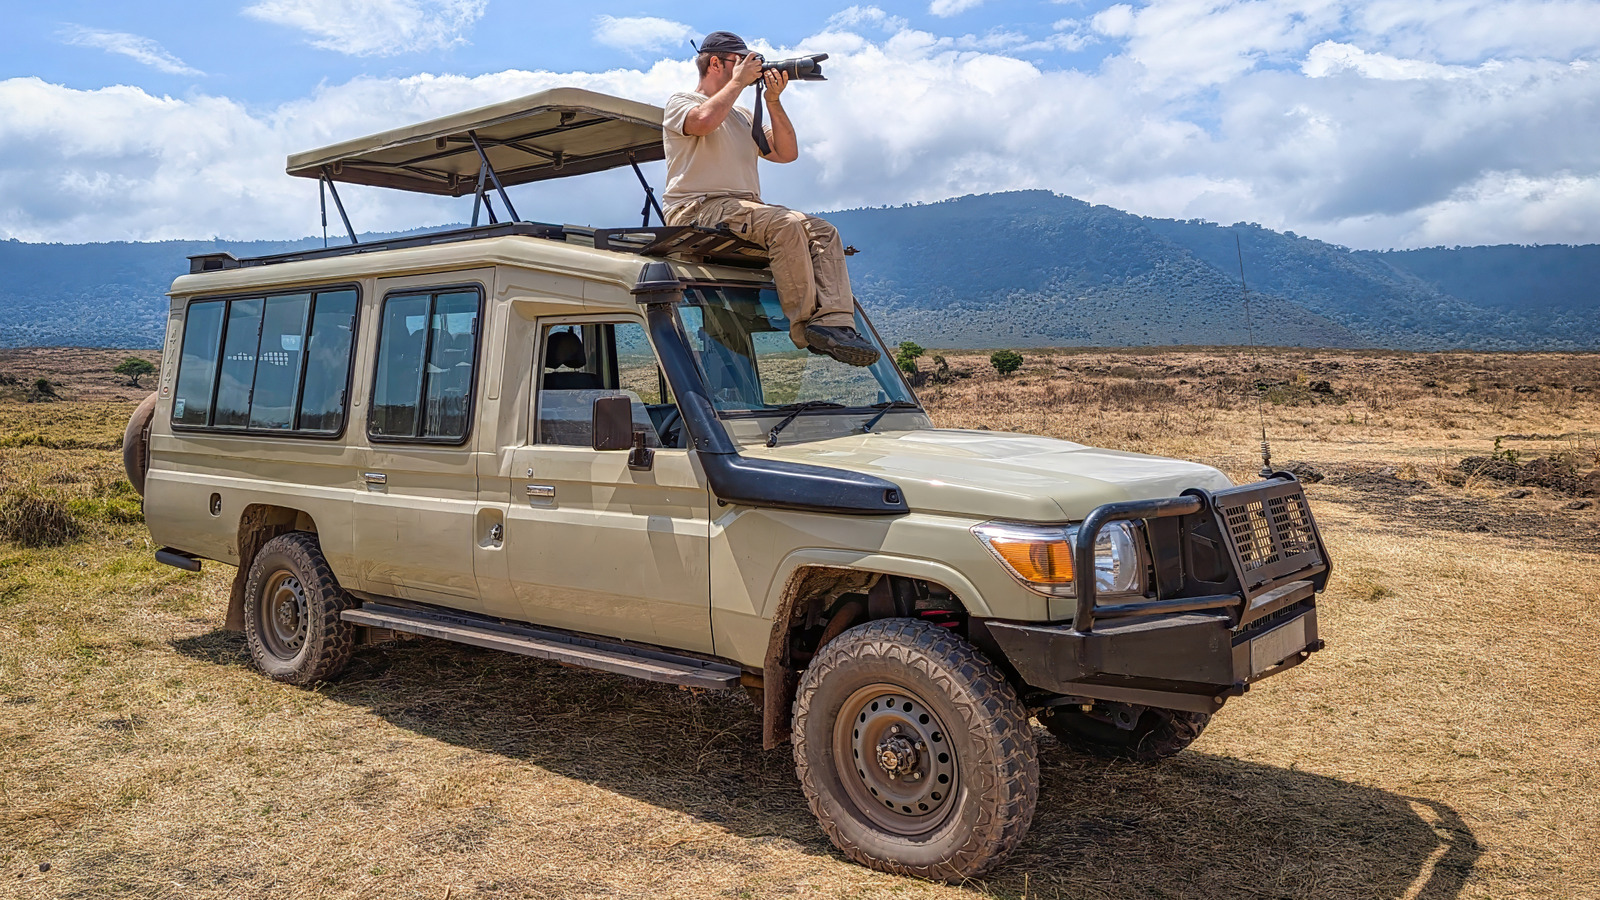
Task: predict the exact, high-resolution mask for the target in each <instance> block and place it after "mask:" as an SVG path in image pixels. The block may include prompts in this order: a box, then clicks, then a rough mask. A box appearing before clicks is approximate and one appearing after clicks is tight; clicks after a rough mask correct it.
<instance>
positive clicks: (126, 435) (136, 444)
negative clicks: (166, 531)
mask: <svg viewBox="0 0 1600 900" xmlns="http://www.w3.org/2000/svg"><path fill="white" fill-rule="evenodd" d="M155 414H156V395H155V394H154V393H151V394H150V396H148V397H146V398H144V402H143V403H140V404H139V408H138V409H135V410H134V411H133V415H132V416H130V417H129V418H128V429H127V430H126V431H124V432H123V433H122V468H123V470H124V471H126V472H127V473H128V483H129V484H132V485H133V489H134V490H136V491H138V492H139V496H141V497H143V496H144V476H145V473H147V472H149V471H150V422H151V420H152V419H154V418H155Z"/></svg>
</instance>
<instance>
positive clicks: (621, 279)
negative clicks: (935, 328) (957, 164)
mask: <svg viewBox="0 0 1600 900" xmlns="http://www.w3.org/2000/svg"><path fill="white" fill-rule="evenodd" d="M660 128H661V110H660V109H658V108H656V107H653V106H648V105H645V104H640V103H633V102H629V101H625V100H620V99H616V98H613V97H607V96H602V95H598V94H593V93H589V92H586V91H580V90H574V89H559V90H552V91H548V92H545V93H542V94H537V95H534V96H531V97H526V98H523V99H521V100H517V101H512V102H509V103H503V104H500V105H497V106H492V107H487V108H484V109H479V110H473V111H470V112H466V113H462V114H459V115H455V116H450V117H447V118H443V119H438V120H435V121H431V122H426V123H422V124H419V125H415V126H412V127H408V128H404V129H400V130H397V131H393V132H388V133H384V134H380V135H375V136H372V137H368V138H363V139H360V140H356V141H351V142H348V143H346V144H341V145H337V146H334V147H330V148H326V149H324V150H319V151H313V152H310V153H305V154H300V155H297V156H294V157H291V158H290V160H289V172H290V174H292V175H301V176H307V177H313V178H318V179H319V180H320V182H321V184H322V188H323V190H324V192H325V193H324V196H326V192H327V191H328V190H332V191H333V193H332V196H333V198H334V200H335V205H336V206H337V207H338V212H339V214H340V217H341V218H343V219H344V220H345V222H344V224H345V227H346V229H347V230H350V229H349V222H348V218H347V217H345V216H344V209H343V205H342V203H339V198H338V193H337V190H336V189H334V184H335V183H336V182H346V183H356V184H367V185H378V186H385V187H390V188H396V189H402V190H413V191H421V192H425V193H431V194H443V195H452V196H460V197H465V196H466V195H467V194H472V195H473V196H474V212H473V227H470V228H466V229H460V230H455V231H449V232H443V233H435V234H428V235H424V236H420V237H413V238H407V239H402V240H391V241H385V242H382V243H369V244H358V243H355V237H356V236H355V234H354V232H353V230H351V233H350V243H349V244H348V245H344V246H337V247H332V248H326V249H319V250H313V251H309V252H302V253H293V254H286V255H280V256H271V257H264V258H256V259H235V258H233V257H231V256H229V255H226V254H214V255H209V256H200V257H195V258H193V259H192V260H191V271H190V274H188V275H185V276H183V277H181V278H179V279H177V281H175V282H174V283H173V286H172V291H171V296H172V305H171V315H170V319H169V322H168V326H167V332H166V346H165V353H164V356H163V360H164V362H163V366H162V371H161V376H160V382H159V384H158V386H157V391H156V393H155V394H154V395H153V396H152V397H151V398H150V399H148V400H147V401H146V402H145V404H144V406H142V407H141V408H140V411H139V412H138V413H136V414H135V416H134V418H133V421H132V422H131V423H130V425H129V429H128V437H127V440H126V442H125V448H124V449H125V456H126V458H127V462H128V466H129V475H130V477H131V478H132V479H133V481H134V483H135V484H136V485H138V486H139V487H140V488H141V489H142V491H143V493H144V496H145V516H146V519H147V521H148V522H149V527H150V532H151V534H152V536H153V537H154V539H155V540H156V541H157V542H158V543H159V545H160V546H162V547H163V548H164V549H162V550H160V551H159V552H158V554H157V556H158V558H160V559H161V560H162V561H164V562H167V563H170V564H172V565H176V566H179V567H181V568H186V569H191V570H195V569H198V568H199V567H200V561H201V560H215V561H218V562H221V563H225V564H228V565H233V566H237V567H238V574H237V576H236V577H235V579H234V582H233V592H232V597H231V600H230V604H229V608H228V617H227V624H228V626H229V627H230V628H235V629H242V630H243V631H244V633H245V635H246V638H247V641H248V644H249V648H250V652H251V654H252V655H253V656H254V658H255V661H256V663H257V664H258V665H259V666H260V668H261V670H262V671H263V672H265V673H266V674H268V675H269V676H271V677H273V678H276V679H279V680H282V681H287V682H290V683H294V684H310V683H313V682H316V681H319V680H323V679H330V678H334V677H336V676H337V675H338V674H339V671H340V669H342V668H343V667H344V665H345V663H346V661H347V660H348V659H349V658H350V654H351V652H352V647H353V645H355V644H357V643H361V642H363V641H381V640H388V639H391V638H393V637H394V636H395V634H396V633H409V634H412V635H424V636H427V637H432V638H438V639H443V640H449V641H459V642H462V643H467V644H473V645H476V646H479V647H491V648H496V649H500V650H505V651H508V652H512V653H521V654H527V655H530V656H535V657H541V658H545V659H551V660H557V661H560V662H563V663H569V664H575V665H579V666H588V667H592V668H595V669H601V670H604V671H608V672H616V673H623V674H627V675H634V676H638V677H640V678H646V679H650V680H653V681H662V682H668V683H673V684H679V685H687V686H690V687H696V688H709V689H740V688H741V687H742V688H744V689H746V690H748V691H750V693H751V694H752V695H753V696H754V697H755V698H756V699H757V705H758V706H759V707H760V709H761V715H762V720H763V735H764V738H765V742H766V745H767V746H768V747H774V746H777V745H778V744H779V743H780V742H782V741H785V740H788V741H792V743H793V750H794V758H795V765H796V768H797V769H798V773H799V777H800V781H801V784H802V785H803V786H804V790H805V794H806V797H807V799H808V800H809V802H810V805H811V809H812V811H813V812H814V813H815V814H816V816H817V819H818V821H819V822H821V824H822V827H823V829H824V830H825V831H826V832H827V834H828V836H829V838H831V839H832V840H833V842H834V843H835V844H836V845H837V846H838V847H839V848H840V850H842V851H843V852H844V853H845V854H846V855H847V856H849V857H850V858H851V859H853V860H856V861H858V862H860V863H863V864H866V865H868V866H872V867H874V868H879V869H883V870H886V871H890V872H900V873H909V874H915V875H920V876H924V877H929V878H937V879H960V878H964V877H968V876H972V875H975V874H977V873H979V872H982V871H984V870H985V869H987V868H989V867H990V866H992V865H994V864H995V863H996V862H997V861H999V860H1000V859H1002V858H1004V856H1005V855H1006V854H1007V853H1008V852H1009V851H1010V850H1011V849H1012V848H1013V847H1015V846H1016V845H1017V843H1018V842H1019V841H1020V840H1021V839H1022V837H1023V834H1024V833H1025V832H1026V831H1027V829H1028V824H1029V821H1030V819H1031V818H1032V816H1033V811H1034V805H1035V800H1036V797H1037V790H1038V789H1037V784H1038V766H1037V762H1036V758H1035V749H1034V736H1033V731H1032V729H1031V726H1030V724H1029V718H1030V716H1033V717H1037V718H1038V720H1039V721H1040V722H1041V723H1043V725H1044V726H1045V727H1046V728H1048V729H1049V730H1050V731H1051V732H1053V733H1054V734H1055V735H1056V736H1057V737H1058V738H1060V740H1061V742H1062V743H1064V744H1066V745H1068V746H1070V747H1074V748H1078V749H1082V750H1086V751H1090V752H1095V753H1101V754H1109V755H1116V756H1122V757H1129V758H1134V759H1140V760H1153V759H1157V758H1160V757H1164V756H1168V755H1170V754H1173V753H1177V752H1178V751H1180V750H1181V749H1183V748H1184V747H1185V746H1186V745H1188V744H1189V743H1190V742H1191V741H1193V740H1194V739H1195V737H1196V736H1198V735H1199V734H1200V732H1201V730H1202V729H1203V728H1205V726H1206V723H1207V721H1208V720H1209V719H1210V718H1211V716H1212V715H1213V714H1214V713H1215V712H1216V711H1217V710H1218V709H1220V708H1221V707H1222V705H1223V704H1224V703H1225V702H1226V701H1227V700H1228V698H1230V697H1234V696H1238V695H1240V694H1242V693H1244V692H1245V691H1246V690H1247V689H1248V688H1249V686H1250V685H1251V684H1252V683H1253V682H1255V681H1257V680H1259V679H1261V678H1265V677H1267V676H1270V675H1272V674H1274V673H1276V672H1279V671H1282V670H1283V669H1285V668H1287V667H1289V666H1293V665H1295V664H1297V663H1299V662H1301V661H1302V660H1303V659H1305V658H1306V657H1307V656H1309V655H1310V654H1311V653H1312V652H1314V651H1316V650H1318V649H1320V648H1321V646H1322V642H1321V641H1320V640H1319V639H1318V636H1317V617H1316V601H1315V594H1316V592H1317V591H1319V590H1320V589H1321V588H1322V587H1323V585H1324V583H1325V582H1326V579H1327V576H1328V572H1329V562H1328V558H1327V554H1326V553H1325V551H1324V549H1323V546H1322V542H1321V539H1320V538H1319V536H1318V533H1317V529H1316V525H1315V523H1314V522H1313V520H1312V517H1311V513H1310V510H1309V508H1308V507H1307V504H1306V500H1305V497H1304V494H1303V493H1302V491H1301V488H1300V485H1299V484H1298V483H1297V482H1296V481H1295V480H1294V478H1293V477H1291V476H1289V475H1277V476H1274V477H1272V478H1268V479H1266V480H1264V481H1261V482H1259V483H1256V484H1251V485H1245V486H1238V487H1236V486H1234V485H1232V484H1231V483H1230V482H1229V481H1228V479H1227V478H1226V477H1224V476H1223V475H1222V473H1220V472H1218V471H1217V470H1215V469H1212V468H1209V467H1207V466H1203V465H1197V464H1194V463H1189V462H1181V461H1177V460H1171V459H1160V458H1156V457H1149V456H1139V455H1135V454H1131V453H1119V452H1114V451H1108V450H1097V449H1094V448H1091V447H1085V446H1082V445H1079V444H1074V443H1069V442H1066V441H1059V440H1053V439H1047V438H1042V437H1032V436H1027V435H1017V434H1000V433H995V432H988V431H952V430H945V429H936V428H934V427H933V425H932V423H931V422H930V421H929V418H928V416H927V414H926V413H925V412H924V411H923V409H922V408H921V407H920V406H919V405H918V403H917V399H916V396H915V395H914V394H913V393H912V391H911V390H910V389H909V388H908V387H907V385H906V383H905V382H904V381H903V380H902V378H901V376H900V374H899V372H898V371H897V370H896V369H895V367H894V365H893V364H892V362H890V354H889V353H887V352H885V353H883V354H882V356H881V358H880V360H879V362H877V363H876V364H874V365H873V366H871V367H867V368H856V367H852V366H848V365H844V364H842V363H839V362H837V361H835V360H833V359H830V358H828V357H826V356H821V355H815V354H811V353H807V352H805V351H797V350H796V349H795V348H794V346H793V344H792V343H790V340H789V336H788V331H789V326H788V322H787V321H786V320H785V319H784V317H783V314H782V311H781V308H780V306H779V304H778V302H777V297H776V295H775V293H774V291H773V289H772V283H771V278H770V275H769V273H768V271H767V270H766V268H765V266H766V259H765V257H764V256H763V255H762V253H761V251H760V249H759V248H756V247H753V246H751V245H749V244H746V243H744V242H743V241H741V240H739V239H738V238H737V237H735V236H733V235H731V234H728V233H725V232H717V231H713V230H707V229H701V228H694V227H688V228H667V227H655V228H650V227H645V226H648V224H649V221H650V218H649V217H650V212H651V210H652V209H655V211H656V213H657V215H658V216H659V209H658V208H656V207H655V206H654V202H653V196H652V194H651V190H650V188H649V186H648V185H647V184H646V185H645V188H644V189H645V226H641V227H639V228H615V229H590V228H577V227H572V226H555V225H543V224H536V223H531V222H527V221H523V220H521V219H519V218H518V216H517V214H516V212H515V209H514V207H513V206H512V204H511V202H510V197H509V196H507V194H506V192H505V189H506V188H507V187H509V186H513V185H518V184H524V183H527V182H532V181H538V180H542V179H549V178H556V177H561V176H565V175H574V174H581V173H589V172H596V171H600V170H603V169H608V168H613V167H620V166H629V165H632V166H633V167H634V169H635V172H636V173H638V168H637V163H638V162H642V161H646V160H654V159H660V158H661V156H662V149H661V132H660ZM639 180H640V182H641V183H644V181H645V179H644V176H643V175H642V174H640V175H639ZM496 201H498V205H499V207H500V211H499V213H498V214H497V213H496V211H495V208H496ZM324 209H326V204H325V205H324ZM483 213H487V215H488V222H486V223H483V224H479V217H480V215H481V214H483ZM856 315H857V328H858V330H859V331H860V332H861V333H862V334H863V335H868V336H870V337H871V339H872V340H874V341H875V342H879V343H880V349H881V341H880V340H879V338H878V337H877V335H876V334H875V332H874V331H873V329H872V327H871V326H870V325H869V323H868V322H867V318H866V316H865V314H863V313H862V312H860V311H859V310H858V311H857V314H856Z"/></svg>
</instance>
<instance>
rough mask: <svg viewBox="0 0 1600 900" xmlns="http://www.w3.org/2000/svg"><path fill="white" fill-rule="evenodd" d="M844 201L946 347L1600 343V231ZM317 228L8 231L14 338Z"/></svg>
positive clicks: (874, 297) (917, 314)
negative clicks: (206, 261) (1378, 227)
mask: <svg viewBox="0 0 1600 900" xmlns="http://www.w3.org/2000/svg"><path fill="white" fill-rule="evenodd" d="M828 218H829V219H830V220H831V221H832V222H834V224H835V225H837V226H838V227H839V230H840V232H841V233H842V234H843V236H844V239H845V242H846V243H849V244H854V245H855V246H857V247H859V248H861V251H862V252H861V253H860V254H859V255H857V256H854V257H851V260H850V268H851V275H852V278H853V281H854V284H855V289H856V294H857V296H858V297H859V298H860V299H861V301H862V302H863V303H864V304H866V305H867V307H868V308H869V309H870V310H871V311H872V313H873V317H874V319H875V321H876V322H877V323H878V325H879V328H880V330H882V331H883V332H884V335H885V337H887V338H890V339H891V340H901V339H911V340H915V341H917V342H918V343H921V344H925V345H927V346H931V347H999V346H1011V347H1026V346H1056V345H1099V346H1122V345H1166V344H1243V343H1246V342H1248V341H1250V340H1251V339H1252V332H1253V339H1254V340H1256V341H1258V342H1260V343H1263V344H1279V345H1300V346H1341V347H1364V346H1370V347H1387V348H1396V349H1442V348H1457V347H1459V348H1474V349H1505V350H1531V349H1600V246H1595V245H1585V246H1580V247H1568V246H1536V247H1521V246H1497V247H1458V248H1448V249H1447V248H1431V249H1424V250H1404V251H1388V252H1377V251H1361V250H1349V249H1347V248H1344V247H1339V246H1336V245H1333V244H1327V243H1324V242H1322V241H1317V240H1313V239H1311V238H1306V237H1302V236H1299V235H1295V234H1293V233H1292V232H1291V233H1279V232H1275V231H1272V230H1270V229H1266V228H1262V227H1260V226H1258V225H1248V224H1240V225H1233V226H1222V225H1218V224H1215V223H1209V222H1202V221H1198V220H1189V221H1181V220H1173V219H1156V218H1145V217H1140V216H1135V215H1132V214H1129V213H1126V212H1122V211H1121V210H1117V209H1113V208H1111V207H1107V206H1093V205H1090V204H1088V203H1084V202H1083V201H1081V200H1074V199H1072V198H1071V197H1062V196H1058V195H1055V194H1051V193H1049V192H1047V191H1018V192H1012V193H1004V194H987V195H982V196H968V197H960V198H957V199H954V200H946V201H943V202H940V203H931V204H925V205H917V206H902V207H889V208H879V209H853V210H844V211H841V212H835V213H829V214H828ZM374 237H381V236H378V235H375V236H374ZM1236 240H1237V241H1238V247H1239V248H1242V250H1243V255H1244V265H1245V276H1246V279H1247V281H1248V283H1249V287H1250V292H1249V297H1250V313H1251V315H1250V316H1249V317H1247V316H1246V315H1245V307H1244V304H1243V302H1242V300H1241V296H1240V286H1239V251H1238V249H1236V245H1235V241H1236ZM318 243H320V239H310V238H308V239H304V240H298V241H278V242H272V241H261V242H253V243H238V242H226V241H167V242H161V243H143V244H141V243H112V244H78V245H63V244H25V243H19V242H16V241H8V242H0V274H3V275H4V276H5V277H4V278H3V279H0V346H27V345H82V346H125V347H133V346H140V347H148V346H155V345H157V344H159V343H160V339H161V328H162V320H163V316H164V314H165V310H166V298H165V297H164V296H163V295H164V293H165V291H166V290H167V287H168V286H169V285H170V284H171V282H172V278H173V277H175V276H176V275H178V274H181V273H182V272H185V271H187V265H186V263H185V261H184V257H186V256H188V255H190V254H196V253H214V252H218V251H227V252H230V253H233V254H234V255H236V256H258V255H262V254H267V253H276V252H282V251H286V250H291V249H300V248H304V247H309V246H315V245H317V244H318Z"/></svg>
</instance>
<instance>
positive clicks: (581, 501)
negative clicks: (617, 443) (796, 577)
mask: <svg viewBox="0 0 1600 900" xmlns="http://www.w3.org/2000/svg"><path fill="white" fill-rule="evenodd" d="M537 333H538V341H537V345H536V347H535V354H536V356H535V358H534V361H533V362H534V365H533V372H534V379H535V380H534V385H535V388H536V390H535V391H534V393H533V403H534V410H533V416H532V417H531V425H532V427H531V429H530V434H529V435H528V439H527V442H526V443H525V444H524V445H523V446H521V447H516V448H513V449H512V450H511V459H510V460H509V466H508V469H509V471H510V472H511V474H512V480H511V492H512V496H511V498H510V508H509V511H508V513H507V515H506V525H505V551H506V554H505V558H506V564H507V568H508V576H509V578H510V581H511V590H512V592H513V594H514V596H515V597H516V599H517V600H518V602H520V604H521V606H522V608H523V610H524V611H525V613H526V616H527V618H528V619H529V620H530V621H533V622H537V623H539V624H543V625H551V626H555V627H559V628H568V629H572V630H575V631H583V632H588V633H592V634H600V635H607V636H611V637H619V638H625V639H629V640H637V641H644V642H648V643H652V644H659V645H662V646H667V647H675V648H679V649H684V650H695V651H701V652H707V653H709V652H711V650H712V646H711V593H710V575H709V567H708V556H709V538H710V504H711V493H710V489H709V487H708V486H707V483H706V478H705V473H704V472H703V471H702V470H701V469H700V467H699V464H698V462H697V461H696V460H695V458H694V456H693V454H691V453H690V452H689V451H688V450H687V449H685V447H686V441H685V439H684V434H685V432H684V429H683V427H682V424H681V420H680V419H679V417H678V414H677V408H676V407H675V406H674V405H673V404H672V402H671V398H670V397H669V396H668V394H667V390H666V386H665V381H664V379H662V378H661V374H660V370H659V368H658V367H657V365H656V360H655V354H654V351H653V350H652V349H651V347H650V343H649V340H648V338H647V336H646V332H645V329H644V324H643V322H641V321H640V320H638V319H637V318H629V317H623V316H609V317H607V316H565V317H557V318H541V319H540V320H539V322H538V329H537ZM619 394H620V395H625V396H628V397H630V398H631V399H632V401H633V407H634V428H635V430H636V431H643V432H644V433H645V435H646V442H647V445H648V446H649V447H650V448H651V449H652V450H653V451H654V453H653V459H652V462H651V465H650V467H649V468H648V469H632V468H630V467H629V465H628V460H629V454H628V453H627V452H625V451H607V452H599V451H596V450H594V449H593V439H592V433H591V432H592V429H591V416H592V414H593V406H594V401H595V400H596V399H598V398H600V397H607V396H618V395H619Z"/></svg>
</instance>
